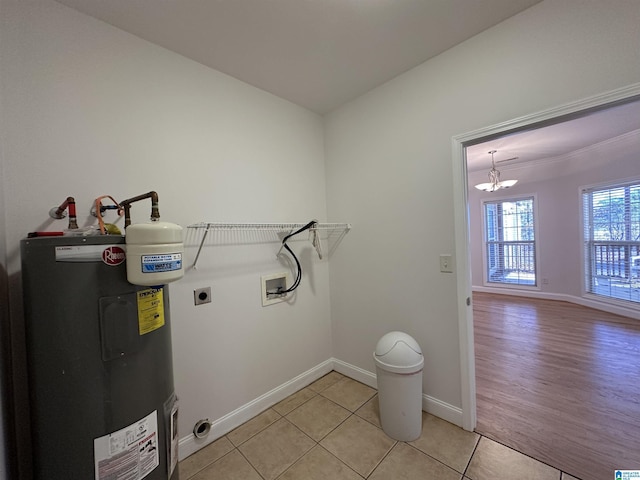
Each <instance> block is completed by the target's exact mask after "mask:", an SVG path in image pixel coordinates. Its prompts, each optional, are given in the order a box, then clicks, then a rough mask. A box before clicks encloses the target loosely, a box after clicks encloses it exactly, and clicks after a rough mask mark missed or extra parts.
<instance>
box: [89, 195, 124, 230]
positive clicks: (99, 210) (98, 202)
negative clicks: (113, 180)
mask: <svg viewBox="0 0 640 480" xmlns="http://www.w3.org/2000/svg"><path fill="white" fill-rule="evenodd" d="M104 198H108V199H110V200H111V201H112V202H113V203H114V204H115V205H110V206H108V207H105V206H103V205H102V200H103V199H104ZM94 208H95V215H96V217H97V218H98V226H99V227H100V233H102V235H104V234H105V233H107V229H106V227H105V225H104V220H103V218H102V212H103V211H104V210H105V209H107V208H113V209H114V210H115V209H117V210H118V215H122V207H121V206H120V205H119V204H118V202H116V201H115V200H114V199H113V197H112V196H111V195H103V196H101V197H98V198H96V199H95V207H94Z"/></svg>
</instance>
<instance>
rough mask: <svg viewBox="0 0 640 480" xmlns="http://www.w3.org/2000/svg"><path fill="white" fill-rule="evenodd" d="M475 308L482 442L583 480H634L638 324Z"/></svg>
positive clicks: (486, 299)
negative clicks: (622, 478) (620, 474)
mask: <svg viewBox="0 0 640 480" xmlns="http://www.w3.org/2000/svg"><path fill="white" fill-rule="evenodd" d="M473 304H474V306H473V314H474V333H475V349H476V351H475V356H476V383H477V412H478V424H477V428H476V430H477V432H478V433H481V434H482V435H485V436H487V437H489V438H492V439H494V440H496V441H498V442H500V443H503V444H505V445H507V446H510V447H512V448H515V449H516V450H519V451H521V452H523V453H525V454H527V455H530V456H532V457H534V458H537V459H538V460H541V461H543V462H545V463H548V464H549V465H551V466H553V467H556V468H558V469H561V470H563V471H565V472H568V473H570V474H571V475H573V476H575V477H577V478H579V479H582V480H606V479H613V478H614V470H615V469H627V470H640V321H638V320H633V319H629V318H625V317H621V316H618V315H613V314H609V313H605V312H601V311H598V310H593V309H590V308H586V307H582V306H578V305H573V304H570V303H565V302H558V301H552V300H537V299H530V298H524V297H514V296H509V295H494V294H488V293H474V294H473ZM505 473H506V472H505Z"/></svg>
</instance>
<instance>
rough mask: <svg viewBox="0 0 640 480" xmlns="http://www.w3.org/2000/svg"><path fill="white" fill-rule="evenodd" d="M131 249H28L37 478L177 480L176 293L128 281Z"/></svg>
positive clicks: (46, 244)
mask: <svg viewBox="0 0 640 480" xmlns="http://www.w3.org/2000/svg"><path fill="white" fill-rule="evenodd" d="M124 243H125V242H124V237H121V236H111V235H106V236H95V237H66V236H65V237H44V238H29V239H25V240H23V241H22V242H21V254H22V279H23V289H24V305H25V322H26V324H25V330H26V341H27V360H28V372H29V395H30V416H31V436H32V446H33V469H34V477H35V479H37V480H45V479H46V480H58V479H65V480H66V479H82V480H90V479H95V480H115V479H118V480H120V479H126V480H141V479H143V478H145V479H147V480H160V479H163V480H166V479H170V480H178V468H177V466H176V464H177V441H178V435H177V424H176V423H177V400H176V396H175V393H174V387H173V364H172V353H171V331H170V318H169V292H168V290H167V286H166V285H160V286H154V287H142V286H135V285H132V284H130V283H128V282H127V275H126V267H125V263H124V261H125V250H124V248H125V245H124Z"/></svg>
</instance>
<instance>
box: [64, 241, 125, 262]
mask: <svg viewBox="0 0 640 480" xmlns="http://www.w3.org/2000/svg"><path fill="white" fill-rule="evenodd" d="M123 247H124V245H65V246H63V247H56V262H101V261H104V262H105V263H107V262H106V261H105V260H104V259H103V254H104V252H105V250H107V251H111V250H116V249H117V250H118V251H121V252H122V261H120V263H122V262H123V261H124V249H123ZM114 265H117V263H114Z"/></svg>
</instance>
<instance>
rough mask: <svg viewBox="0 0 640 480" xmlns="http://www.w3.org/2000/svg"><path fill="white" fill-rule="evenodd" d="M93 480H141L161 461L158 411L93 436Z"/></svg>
mask: <svg viewBox="0 0 640 480" xmlns="http://www.w3.org/2000/svg"><path fill="white" fill-rule="evenodd" d="M93 452H94V458H95V472H96V478H95V480H141V479H142V478H144V477H146V476H147V475H149V474H150V473H151V472H152V471H153V469H154V468H156V467H157V466H158V465H160V456H159V454H158V411H157V410H156V411H154V412H153V413H150V414H149V415H147V416H146V417H144V418H143V419H141V420H138V421H137V422H135V423H132V424H131V425H129V426H128V427H125V428H123V429H122V430H118V431H117V432H113V433H110V434H108V435H105V436H103V437H100V438H95V439H94V440H93Z"/></svg>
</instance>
